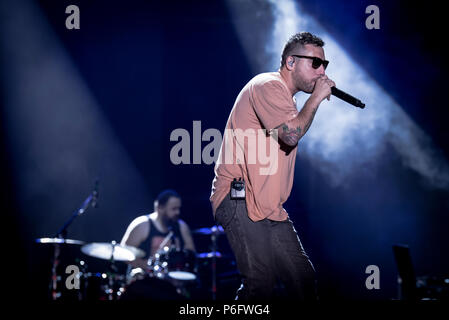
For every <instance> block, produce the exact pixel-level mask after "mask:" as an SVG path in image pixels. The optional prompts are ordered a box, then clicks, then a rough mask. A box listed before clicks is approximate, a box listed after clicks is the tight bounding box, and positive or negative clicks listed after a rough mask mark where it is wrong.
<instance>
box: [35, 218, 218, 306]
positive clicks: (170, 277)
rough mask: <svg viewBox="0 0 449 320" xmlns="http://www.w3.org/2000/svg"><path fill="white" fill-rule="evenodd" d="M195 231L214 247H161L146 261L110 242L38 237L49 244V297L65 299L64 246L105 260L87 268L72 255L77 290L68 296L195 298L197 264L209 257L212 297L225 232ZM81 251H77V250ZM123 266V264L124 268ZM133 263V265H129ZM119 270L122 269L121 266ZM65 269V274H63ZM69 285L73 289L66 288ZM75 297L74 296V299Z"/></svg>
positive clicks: (134, 250)
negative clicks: (97, 268) (101, 266)
mask: <svg viewBox="0 0 449 320" xmlns="http://www.w3.org/2000/svg"><path fill="white" fill-rule="evenodd" d="M193 233H194V234H199V235H207V236H210V239H211V241H212V246H211V248H212V251H211V252H202V253H197V254H195V253H194V252H193V251H190V250H181V249H179V248H176V247H174V246H172V247H169V246H164V247H162V248H161V249H160V250H159V251H157V252H156V253H155V254H154V255H153V256H151V257H150V258H148V259H147V260H143V257H144V256H145V252H144V251H143V250H141V249H138V248H135V247H132V246H126V245H122V244H118V243H116V242H115V241H111V242H92V243H86V242H84V241H80V240H74V239H66V238H62V237H54V238H38V239H36V243H38V244H39V245H53V246H54V251H53V259H52V268H51V277H50V278H51V279H50V285H49V289H50V298H51V299H52V300H59V299H65V298H67V295H68V294H67V292H69V291H71V292H73V291H74V290H68V289H67V281H68V280H66V282H65V283H64V281H63V279H62V275H61V273H62V272H61V270H60V268H58V265H60V264H61V262H60V253H61V251H63V250H65V249H66V248H69V247H70V248H71V249H75V252H81V253H82V254H84V255H85V256H87V257H89V259H90V258H94V260H96V261H97V260H98V261H103V263H104V262H106V267H105V269H104V270H102V272H89V270H88V269H89V268H88V266H87V264H86V262H85V260H86V259H76V261H77V265H75V266H74V267H75V268H76V270H77V272H76V274H74V281H75V280H76V281H75V283H76V284H78V285H77V286H75V289H78V290H75V291H76V294H75V295H74V294H72V293H71V294H70V299H76V300H89V301H91V300H133V299H153V300H184V299H189V298H194V292H195V290H196V288H198V285H199V283H200V281H199V274H198V268H197V266H198V262H201V261H208V262H210V261H211V263H210V267H211V271H212V272H211V274H212V281H211V283H212V284H211V288H210V289H208V290H207V291H210V292H211V294H212V299H213V300H215V298H216V277H217V273H216V261H217V259H221V258H223V255H222V254H221V253H220V252H218V251H217V250H216V249H217V243H216V242H217V237H218V236H219V235H222V234H224V231H223V229H222V228H221V227H217V226H213V227H211V228H201V229H197V230H193ZM78 250H79V251H78ZM136 259H137V260H141V261H145V265H144V266H139V267H135V266H134V264H133V262H134V261H137V260H136ZM123 264H125V267H126V271H125V272H124V273H123V272H120V271H119V269H120V268H118V265H123ZM126 265H127V266H126ZM133 266H134V267H133ZM122 269H123V268H122ZM66 273H67V272H66ZM70 289H73V288H70ZM73 297H75V298H73Z"/></svg>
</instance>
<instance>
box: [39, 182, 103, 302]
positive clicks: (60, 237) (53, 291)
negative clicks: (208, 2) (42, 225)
mask: <svg viewBox="0 0 449 320" xmlns="http://www.w3.org/2000/svg"><path fill="white" fill-rule="evenodd" d="M97 200H98V179H97V180H96V181H95V188H94V190H93V191H92V193H91V194H89V196H88V197H87V198H86V200H84V202H83V204H82V205H81V207H80V208H79V209H78V210H76V211H75V212H74V213H73V214H72V215H71V216H70V218H69V219H68V220H67V221H66V222H65V223H64V225H63V226H62V227H61V228H60V229H59V230H58V232H57V233H56V235H55V237H54V238H39V239H36V242H37V243H51V244H53V245H54V252H53V259H52V268H51V280H50V286H49V287H50V296H51V299H52V300H57V299H59V298H60V297H61V292H60V291H59V288H58V279H60V277H58V274H57V267H58V265H59V256H60V254H61V245H62V244H81V243H79V242H80V241H78V240H71V239H66V238H67V230H68V228H69V226H70V225H71V224H72V223H73V221H74V220H75V219H76V218H77V217H79V216H80V215H82V214H83V213H84V212H85V211H86V210H87V209H88V208H89V206H91V205H92V206H93V207H96V206H97Z"/></svg>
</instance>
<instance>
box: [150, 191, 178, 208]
mask: <svg viewBox="0 0 449 320" xmlns="http://www.w3.org/2000/svg"><path fill="white" fill-rule="evenodd" d="M172 197H174V198H179V199H181V196H180V195H179V194H178V193H177V192H176V191H175V190H172V189H166V190H163V191H161V193H159V195H158V196H157V198H156V200H155V201H154V202H155V205H156V204H157V205H158V206H165V205H166V204H167V202H168V200H169V199H170V198H172Z"/></svg>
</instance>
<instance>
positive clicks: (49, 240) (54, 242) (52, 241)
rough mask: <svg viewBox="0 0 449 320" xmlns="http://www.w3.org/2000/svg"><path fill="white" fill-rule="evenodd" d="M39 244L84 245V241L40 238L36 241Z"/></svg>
mask: <svg viewBox="0 0 449 320" xmlns="http://www.w3.org/2000/svg"><path fill="white" fill-rule="evenodd" d="M36 242H37V243H43V244H45V243H48V244H77V245H83V244H85V242H84V241H80V240H73V239H63V238H38V239H36Z"/></svg>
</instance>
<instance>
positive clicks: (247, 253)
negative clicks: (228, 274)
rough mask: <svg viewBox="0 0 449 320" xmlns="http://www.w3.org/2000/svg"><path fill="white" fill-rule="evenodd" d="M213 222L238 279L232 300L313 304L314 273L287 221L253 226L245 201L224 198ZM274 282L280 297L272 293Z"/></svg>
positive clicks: (267, 220)
mask: <svg viewBox="0 0 449 320" xmlns="http://www.w3.org/2000/svg"><path fill="white" fill-rule="evenodd" d="M215 221H216V222H217V224H219V225H221V226H222V227H223V229H224V230H225V233H226V236H227V238H228V241H229V244H230V246H231V248H232V250H233V252H234V255H235V259H236V262H237V268H238V269H239V272H240V275H241V277H242V285H241V287H240V288H239V289H238V290H237V297H236V300H269V299H270V300H272V299H276V298H283V299H294V300H301V301H306V300H307V301H312V300H316V285H315V270H314V268H313V265H312V263H311V262H310V260H309V257H308V256H307V255H306V253H305V251H304V249H303V247H302V244H301V241H300V240H299V238H298V235H297V234H296V230H295V228H294V226H293V224H292V222H291V220H290V219H287V220H285V221H273V220H269V219H263V220H261V221H257V222H254V221H252V220H251V219H250V218H249V217H248V211H247V208H246V202H245V200H231V199H230V196H229V194H228V195H227V196H226V198H225V199H224V200H223V202H222V203H221V204H220V205H219V206H218V208H217V211H216V214H215ZM278 281H279V282H280V283H281V284H282V286H281V288H283V289H282V291H281V293H282V294H281V295H279V294H278V293H277V291H275V288H276V287H277V285H276V284H277V282H278ZM275 293H276V294H275Z"/></svg>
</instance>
